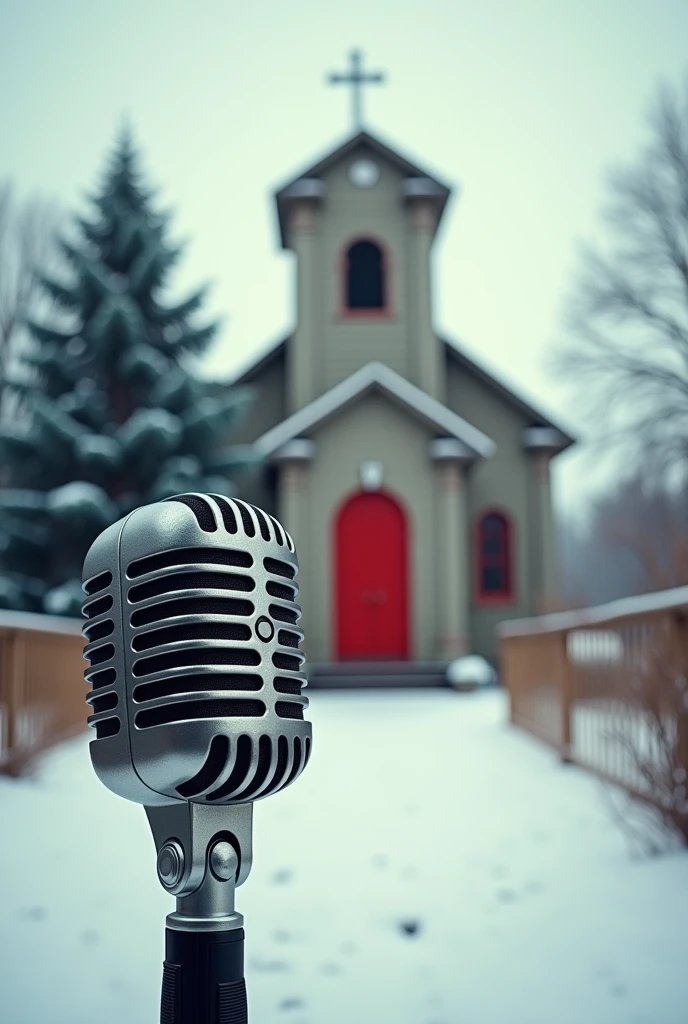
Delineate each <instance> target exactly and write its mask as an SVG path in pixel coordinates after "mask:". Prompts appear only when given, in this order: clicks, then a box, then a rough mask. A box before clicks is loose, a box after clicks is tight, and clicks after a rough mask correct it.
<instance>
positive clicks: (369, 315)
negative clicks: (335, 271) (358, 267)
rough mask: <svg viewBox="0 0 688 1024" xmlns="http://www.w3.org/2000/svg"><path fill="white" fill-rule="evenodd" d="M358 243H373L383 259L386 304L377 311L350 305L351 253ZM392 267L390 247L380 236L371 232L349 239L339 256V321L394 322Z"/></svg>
mask: <svg viewBox="0 0 688 1024" xmlns="http://www.w3.org/2000/svg"><path fill="white" fill-rule="evenodd" d="M358 242H372V243H373V245H376V246H377V247H378V249H379V250H380V253H381V255H382V259H381V270H382V299H383V302H384V305H383V306H380V307H379V308H375V309H361V308H355V309H352V308H351V307H350V306H349V305H348V298H349V296H348V291H349V289H348V270H349V252H350V250H351V248H352V246H354V245H356V244H357V243H358ZM391 266H392V261H391V258H390V251H389V246H388V245H387V244H386V243H385V242H384V241H383V240H382V239H381V238H379V237H378V235H375V234H371V233H370V232H369V231H367V232H365V233H362V234H358V235H352V236H351V237H349V238H347V240H346V241H345V242H344V245H343V246H342V248H341V250H340V254H339V319H340V320H393V319H394V318H395V315H394V312H393V310H392V302H391V276H392V275H391Z"/></svg>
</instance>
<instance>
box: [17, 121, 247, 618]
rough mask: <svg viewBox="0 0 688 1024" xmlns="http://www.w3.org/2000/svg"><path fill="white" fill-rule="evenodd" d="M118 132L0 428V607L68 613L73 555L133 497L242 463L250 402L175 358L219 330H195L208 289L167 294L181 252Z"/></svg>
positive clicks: (78, 595) (76, 594)
mask: <svg viewBox="0 0 688 1024" xmlns="http://www.w3.org/2000/svg"><path fill="white" fill-rule="evenodd" d="M152 196H153V193H152V192H151V191H150V190H149V189H147V188H145V187H144V185H143V184H142V183H141V175H140V173H139V171H138V169H137V156H136V153H135V150H134V148H133V145H132V143H131V140H130V137H129V134H128V133H127V132H125V133H124V134H123V135H122V137H121V139H120V141H119V143H118V144H117V146H116V147H115V150H114V153H113V155H112V158H111V160H110V165H109V168H108V170H107V172H106V174H105V179H104V183H103V187H102V189H101V191H100V192H99V193H98V194H97V195H96V196H95V197H94V198H93V204H94V206H95V211H94V213H93V215H92V216H91V218H90V219H87V218H81V217H77V218H76V222H75V223H76V239H77V240H76V242H75V243H73V244H72V243H70V242H67V241H65V240H64V239H63V240H60V242H59V246H60V250H61V252H62V253H63V255H64V257H65V260H66V263H67V264H68V266H69V270H70V280H69V282H68V283H60V282H58V281H56V280H53V279H50V278H48V277H42V278H41V283H42V285H43V287H44V288H45V289H46V291H47V293H49V295H50V296H52V298H53V299H54V302H55V305H56V307H57V310H58V311H59V314H60V326H59V328H57V327H54V326H46V325H45V324H40V323H36V322H31V321H29V323H28V325H27V326H28V328H29V332H30V335H31V338H32V340H33V344H32V346H31V348H30V350H27V353H26V355H25V356H24V359H23V366H24V369H23V371H22V372H21V373H20V374H19V375H17V374H15V375H14V377H13V378H12V379H11V380H10V381H9V383H8V387H9V388H10V389H11V390H12V391H14V392H15V394H17V395H18V396H19V403H18V408H17V413H16V415H15V417H14V420H13V422H12V423H10V424H3V426H2V429H0V463H1V464H2V468H3V480H2V482H3V487H2V489H1V490H0V565H1V569H0V607H3V608H15V609H24V610H29V611H43V612H48V613H51V614H57V615H79V614H80V606H81V601H82V598H83V593H82V590H81V581H80V577H81V563H82V561H83V558H84V555H85V554H86V551H87V549H88V547H89V545H90V544H91V542H92V541H93V540H94V538H95V537H96V535H97V534H98V533H99V532H100V531H101V530H103V529H104V528H105V527H106V526H108V525H109V524H110V523H112V522H114V521H115V520H117V519H118V518H120V516H122V515H124V514H126V513H127V512H129V511H130V510H131V509H133V508H135V507H136V506H137V505H142V504H145V503H147V502H152V501H158V500H159V499H161V498H164V497H166V496H168V495H170V494H175V493H179V492H180V491H215V492H220V493H223V494H229V493H231V480H232V478H233V477H234V476H235V475H237V474H238V473H240V472H241V471H243V470H246V469H247V468H250V466H251V465H252V464H253V456H252V453H251V451H250V449H248V448H247V447H246V446H238V445H235V446H232V447H229V446H228V444H227V438H228V435H229V433H230V431H231V429H232V427H233V426H235V425H236V423H237V422H238V420H239V418H240V416H241V415H242V414H243V413H244V412H245V411H246V410H247V407H248V405H249V404H250V403H251V401H252V400H253V393H252V391H251V390H250V389H247V388H227V387H226V386H223V385H220V384H218V383H216V382H208V381H202V380H200V379H198V378H197V377H195V376H193V375H192V374H191V373H190V372H189V370H188V369H187V368H186V366H185V362H188V358H189V357H191V356H197V355H199V354H201V353H202V352H204V351H205V350H206V349H207V347H208V346H209V344H210V342H211V341H212V339H213V336H214V334H215V331H216V327H217V325H216V324H214V323H211V324H204V325H194V318H195V314H196V313H197V311H198V310H199V308H200V307H201V305H202V303H203V299H204V295H205V289H200V290H199V291H197V292H195V293H194V294H193V295H191V296H190V297H189V298H187V299H186V300H185V301H183V302H180V303H178V304H176V305H166V304H165V303H164V302H163V300H162V296H161V292H162V290H163V287H164V285H165V283H166V279H167V277H168V275H169V272H170V270H171V269H172V267H173V266H174V265H175V264H176V263H177V260H178V258H179V256H180V252H181V249H180V247H179V246H175V245H171V244H170V243H169V242H168V241H167V240H166V229H167V225H168V221H169V214H160V213H159V212H156V211H155V209H154V208H153V205H152V202H151V200H152Z"/></svg>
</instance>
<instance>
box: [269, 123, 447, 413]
mask: <svg viewBox="0 0 688 1024" xmlns="http://www.w3.org/2000/svg"><path fill="white" fill-rule="evenodd" d="M449 195H450V190H449V188H448V187H447V186H446V185H444V184H442V183H441V182H440V181H438V180H437V179H436V178H434V177H433V176H431V175H430V174H428V173H427V172H425V171H423V170H422V169H421V168H420V167H418V166H417V165H416V164H414V163H412V162H411V161H410V160H407V159H406V158H405V157H403V156H401V155H400V154H399V153H398V152H397V151H396V150H394V149H392V148H391V147H389V146H387V145H385V144H384V143H383V142H381V141H380V140H379V139H378V138H376V137H375V136H374V135H371V134H370V133H368V132H364V131H361V132H358V133H357V134H355V135H354V136H352V137H351V138H350V139H348V140H347V141H346V142H345V143H344V144H343V145H342V146H340V147H339V148H337V149H336V150H334V152H331V153H329V154H328V155H327V156H325V157H324V158H323V159H322V160H320V161H318V162H317V163H315V164H313V165H312V166H311V167H308V168H307V169H306V170H305V171H303V172H302V173H301V174H300V175H298V177H296V178H294V179H292V180H291V181H289V182H288V183H287V184H286V185H285V186H284V187H283V188H281V189H279V190H278V192H277V194H276V197H275V198H276V201H277V211H278V217H279V224H280V232H281V236H282V245H283V247H284V248H286V249H291V250H292V251H293V252H294V253H295V255H296V294H297V324H296V329H295V332H294V335H293V336H292V338H291V339H290V342H289V346H288V358H287V363H288V366H287V376H288V389H287V390H288V405H289V411H290V412H294V411H296V410H297V409H299V408H301V407H302V406H304V405H306V404H307V403H308V402H310V401H312V400H313V399H314V398H317V397H318V395H320V394H322V393H323V392H325V391H327V390H329V388H331V387H333V386H334V385H335V384H337V383H339V382H340V381H341V380H343V379H344V378H346V377H347V376H349V375H350V374H351V373H353V372H354V371H356V370H357V369H358V368H359V367H361V366H363V365H365V364H366V363H368V362H370V361H373V360H377V361H379V362H382V363H384V364H385V365H387V366H389V367H390V368H391V369H393V370H394V371H396V372H397V373H399V374H400V375H401V376H403V377H405V378H406V379H407V380H409V381H411V382H412V383H413V384H415V385H417V386H418V387H420V388H422V389H423V390H424V391H425V392H427V393H428V394H429V395H431V396H432V397H433V398H437V399H439V400H440V401H442V400H443V398H444V395H443V386H444V379H443V373H442V369H441V361H442V354H441V351H442V350H441V344H440V342H438V340H437V337H436V335H435V332H434V329H433V323H432V309H431V270H430V253H431V247H432V242H433V239H434V237H435V234H436V232H437V227H438V225H439V222H440V219H441V217H442V214H443V212H444V209H445V206H446V204H447V200H448V199H449Z"/></svg>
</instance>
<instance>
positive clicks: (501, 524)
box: [476, 511, 513, 602]
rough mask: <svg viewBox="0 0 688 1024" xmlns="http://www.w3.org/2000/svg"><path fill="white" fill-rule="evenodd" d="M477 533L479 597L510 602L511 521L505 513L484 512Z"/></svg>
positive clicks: (511, 571)
mask: <svg viewBox="0 0 688 1024" xmlns="http://www.w3.org/2000/svg"><path fill="white" fill-rule="evenodd" d="M476 533H477V538H476V540H477V549H478V550H477V572H478V578H477V597H478V600H479V601H484V602H489V601H509V600H510V599H511V598H512V597H513V568H512V550H511V549H512V537H511V533H512V531H511V522H510V520H509V518H508V517H507V516H505V515H504V513H503V512H495V511H489V512H484V513H483V514H482V516H481V517H480V519H479V520H478V525H477V531H476Z"/></svg>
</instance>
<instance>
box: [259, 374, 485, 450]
mask: <svg viewBox="0 0 688 1024" xmlns="http://www.w3.org/2000/svg"><path fill="white" fill-rule="evenodd" d="M376 390H377V391H381V392H383V393H384V394H386V395H387V396H388V397H389V398H390V399H391V400H392V401H394V402H396V404H397V405H400V406H402V408H404V409H405V410H406V411H407V412H410V413H412V414H413V415H414V416H415V417H416V418H417V419H420V420H422V421H423V422H424V423H425V424H426V425H428V426H430V427H432V428H433V429H434V430H436V431H438V432H439V433H441V434H442V435H444V436H447V435H449V436H450V437H453V438H456V440H458V441H461V443H462V444H463V445H464V446H465V447H466V449H467V455H469V456H479V457H481V458H490V456H492V455H493V454H494V453H495V451H496V445H495V443H494V441H492V440H491V439H490V438H489V437H488V436H487V435H486V434H483V432H482V431H481V430H478V429H477V428H476V427H474V426H472V425H471V424H470V423H467V422H466V420H464V419H462V418H461V416H457V415H456V413H454V412H452V411H451V410H450V409H447V407H446V406H445V405H442V403H441V402H438V401H437V400H436V399H434V398H431V397H430V395H427V394H426V393H425V392H424V391H421V389H420V388H417V387H416V386H415V384H411V383H410V382H409V381H407V380H406V379H405V378H404V377H401V376H400V375H399V374H398V373H395V371H394V370H391V369H390V368H389V367H388V366H385V365H384V363H377V362H371V363H366V365H365V366H362V367H361V369H360V370H357V371H356V372H355V373H353V374H352V375H351V376H350V377H347V378H346V380H343V381H341V382H340V383H339V384H336V385H335V386H334V387H333V388H331V389H330V390H329V391H326V392H325V394H324V395H320V396H319V397H318V398H316V399H314V401H312V402H310V403H309V404H308V405H306V406H304V407H303V409H299V410H298V412H295V413H293V414H292V415H291V416H289V417H288V418H287V419H286V420H283V421H282V423H278V424H277V426H275V427H272V428H271V429H270V430H268V431H267V432H266V433H265V434H263V435H262V437H259V438H258V440H257V441H256V442H255V448H256V451H257V453H258V454H259V455H261V456H263V457H267V456H270V455H273V454H274V453H275V452H277V451H278V450H279V449H280V448H281V447H282V446H283V445H285V444H286V443H287V442H288V441H292V440H293V439H294V438H296V437H299V436H300V435H302V434H304V433H307V432H308V431H309V430H312V428H313V427H315V426H317V425H318V424H320V423H323V422H324V421H325V420H327V419H329V418H330V417H331V416H333V415H335V413H337V412H339V411H341V410H342V409H345V408H346V407H347V406H348V405H351V404H352V403H353V402H355V401H357V400H358V399H359V398H361V397H363V395H365V394H367V393H368V392H371V391H376Z"/></svg>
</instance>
